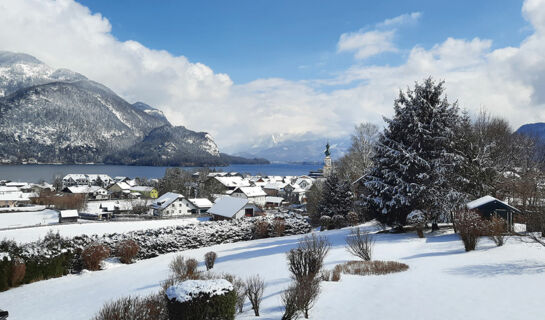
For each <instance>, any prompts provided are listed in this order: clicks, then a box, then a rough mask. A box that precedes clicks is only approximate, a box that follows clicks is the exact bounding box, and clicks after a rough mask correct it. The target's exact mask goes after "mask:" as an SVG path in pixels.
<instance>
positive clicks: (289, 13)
mask: <svg viewBox="0 0 545 320" xmlns="http://www.w3.org/2000/svg"><path fill="white" fill-rule="evenodd" d="M0 12H1V17H2V19H0V44H1V45H0V49H3V50H9V51H18V52H25V53H28V54H31V55H34V56H35V57H37V58H38V59H40V60H42V61H44V62H45V63H47V64H48V65H50V66H52V67H55V68H68V69H72V70H74V71H77V72H80V73H82V74H84V75H85V76H87V77H88V78H90V79H92V80H95V81H98V82H100V83H102V84H104V85H106V86H108V87H109V88H111V89H112V90H114V91H115V92H116V93H117V94H119V95H120V96H121V97H123V98H124V99H126V100H127V101H129V102H131V103H132V102H136V101H143V102H146V103H148V104H149V105H152V106H154V107H156V108H158V109H160V110H162V111H163V112H164V113H165V115H166V116H167V118H168V119H169V120H170V121H171V123H173V124H174V125H183V126H186V127H187V128H189V129H192V130H196V131H205V132H208V133H210V134H211V135H212V136H213V138H214V140H215V141H216V142H217V144H218V145H219V147H220V148H221V150H222V151H225V152H237V151H245V150H248V149H250V148H253V147H260V146H261V147H264V146H268V145H270V144H271V143H273V142H274V141H282V140H304V139H308V138H310V137H314V138H319V139H327V138H332V139H334V138H346V137H349V136H350V134H351V133H352V132H353V128H354V125H357V124H359V123H362V122H371V123H375V124H377V125H379V126H382V125H384V121H383V117H389V116H391V115H392V110H393V108H392V105H393V101H394V99H395V98H396V96H397V95H398V93H399V90H400V89H405V88H407V87H409V86H412V85H413V84H414V82H415V81H422V80H423V79H424V78H427V77H430V76H431V77H433V78H434V79H437V80H444V81H445V87H446V94H447V95H448V97H449V100H450V101H455V100H456V101H458V103H459V106H460V107H461V108H463V109H467V110H468V111H469V113H470V114H472V115H476V114H478V113H479V112H480V111H481V110H486V111H488V112H489V113H490V114H492V115H495V116H501V117H504V118H506V119H507V120H508V121H509V122H510V123H511V125H512V126H513V128H514V129H516V128H518V127H519V126H520V125H522V124H525V123H529V122H536V121H545V94H543V88H544V87H545V0H495V1H494V0H483V1H468V0H462V1H439V0H435V1H431V0H416V1H401V0H399V1H355V0H345V1H343V0H337V1H318V0H314V1H310V0H297V1H293V0H292V1H283V0H276V1H272V0H269V1H264V0H251V1H250V0H243V1H235V0H233V1H225V0H222V1H208V0H207V1H205V0H203V1H191V2H189V1H188V2H180V1H176V2H175V1H168V0H157V1H151V0H150V1H135V0H132V1H128V0H115V1H113V0H81V1H77V0H2V1H0Z"/></svg>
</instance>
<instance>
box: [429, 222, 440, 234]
mask: <svg viewBox="0 0 545 320" xmlns="http://www.w3.org/2000/svg"><path fill="white" fill-rule="evenodd" d="M437 230H439V225H438V224H437V222H433V223H432V224H431V231H432V232H433V231H437Z"/></svg>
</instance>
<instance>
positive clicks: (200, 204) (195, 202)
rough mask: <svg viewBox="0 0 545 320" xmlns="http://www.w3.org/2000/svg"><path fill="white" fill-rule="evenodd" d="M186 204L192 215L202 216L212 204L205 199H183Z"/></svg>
mask: <svg viewBox="0 0 545 320" xmlns="http://www.w3.org/2000/svg"><path fill="white" fill-rule="evenodd" d="M184 200H185V201H187V202H188V205H187V206H188V207H189V208H191V213H192V214H204V213H206V212H207V211H208V209H210V208H212V206H213V203H212V202H211V201H210V200H208V199H207V198H194V199H184Z"/></svg>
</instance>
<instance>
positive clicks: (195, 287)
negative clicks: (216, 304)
mask: <svg viewBox="0 0 545 320" xmlns="http://www.w3.org/2000/svg"><path fill="white" fill-rule="evenodd" d="M231 290H233V285H232V284H231V282H229V281H227V280H225V279H212V280H186V281H184V282H182V283H180V284H178V285H174V286H171V287H169V288H168V289H167V290H166V295H167V297H168V299H169V300H174V299H176V301H178V302H186V301H190V300H192V299H193V298H195V297H198V296H200V295H201V294H207V295H208V296H209V297H213V296H220V295H223V294H226V293H228V292H229V291H231Z"/></svg>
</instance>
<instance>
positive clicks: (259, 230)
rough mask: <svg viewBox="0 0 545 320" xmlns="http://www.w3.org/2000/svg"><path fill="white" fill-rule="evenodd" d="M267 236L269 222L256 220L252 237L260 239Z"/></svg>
mask: <svg viewBox="0 0 545 320" xmlns="http://www.w3.org/2000/svg"><path fill="white" fill-rule="evenodd" d="M268 236H269V223H268V222H267V221H265V220H256V221H255V222H254V238H255V239H262V238H267V237H268Z"/></svg>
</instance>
